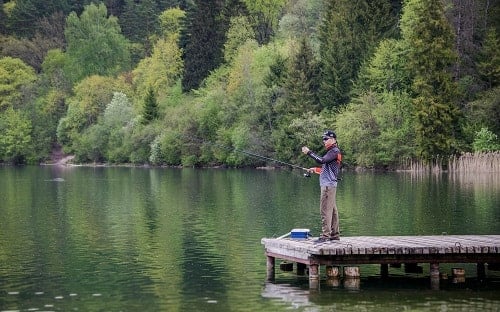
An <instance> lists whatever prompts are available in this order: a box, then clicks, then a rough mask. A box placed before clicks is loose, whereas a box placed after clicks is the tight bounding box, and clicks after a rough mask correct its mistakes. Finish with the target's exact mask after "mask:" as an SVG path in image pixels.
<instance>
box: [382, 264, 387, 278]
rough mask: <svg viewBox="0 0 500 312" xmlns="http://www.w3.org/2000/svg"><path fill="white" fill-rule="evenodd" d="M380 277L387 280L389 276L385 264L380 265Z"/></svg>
mask: <svg viewBox="0 0 500 312" xmlns="http://www.w3.org/2000/svg"><path fill="white" fill-rule="evenodd" d="M380 276H381V277H382V278H387V277H388V276H389V265H388V264H387V263H382V264H381V265H380Z"/></svg>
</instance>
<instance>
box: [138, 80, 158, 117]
mask: <svg viewBox="0 0 500 312" xmlns="http://www.w3.org/2000/svg"><path fill="white" fill-rule="evenodd" d="M158 117H159V113H158V104H157V103H156V96H155V93H154V90H153V88H151V87H150V88H149V89H148V93H147V94H146V99H145V100H144V112H143V113H142V121H143V123H144V124H148V123H150V122H152V121H153V120H155V119H158Z"/></svg>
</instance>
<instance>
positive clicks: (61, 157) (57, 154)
mask: <svg viewBox="0 0 500 312" xmlns="http://www.w3.org/2000/svg"><path fill="white" fill-rule="evenodd" d="M73 158H75V155H67V154H64V152H63V150H62V147H61V146H59V145H57V146H54V147H53V148H52V152H51V153H50V159H49V160H48V161H47V162H45V164H46V165H56V166H66V165H68V164H69V163H71V161H72V160H73Z"/></svg>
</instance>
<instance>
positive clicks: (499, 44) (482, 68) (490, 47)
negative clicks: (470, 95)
mask: <svg viewBox="0 0 500 312" xmlns="http://www.w3.org/2000/svg"><path fill="white" fill-rule="evenodd" d="M499 51H500V41H499V40H498V35H497V32H496V31H495V29H494V28H490V29H489V30H488V32H487V33H486V38H485V39H484V43H483V47H482V49H481V52H480V54H479V62H478V65H477V66H478V70H479V74H480V75H481V77H482V78H483V79H484V80H485V81H486V82H487V84H488V87H489V88H492V87H495V86H498V85H499V84H500V52H499Z"/></svg>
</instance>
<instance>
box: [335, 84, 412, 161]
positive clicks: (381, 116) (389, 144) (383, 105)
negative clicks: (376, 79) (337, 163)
mask: <svg viewBox="0 0 500 312" xmlns="http://www.w3.org/2000/svg"><path fill="white" fill-rule="evenodd" d="M412 116H413V107H412V104H411V99H410V97H409V96H408V95H407V94H401V93H382V94H380V95H376V94H374V93H367V94H364V95H362V96H360V97H358V98H356V99H354V100H353V101H352V102H351V103H350V104H349V105H348V106H347V107H346V108H345V109H343V110H342V111H341V113H340V114H339V115H338V116H337V118H336V122H335V126H336V130H337V135H338V136H339V138H338V139H339V144H341V146H342V149H343V150H344V151H345V156H346V157H345V161H346V163H350V164H356V165H358V166H363V167H383V166H390V165H395V164H397V163H398V161H399V160H401V159H405V158H412V157H413V156H414V155H415V154H414V151H413V146H414V140H415V138H414V124H413V117H412Z"/></svg>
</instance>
